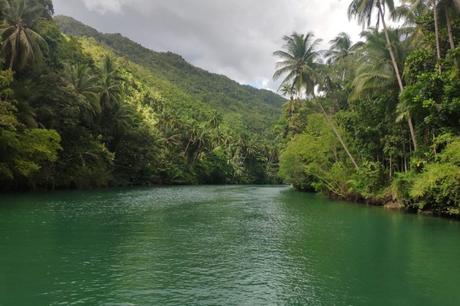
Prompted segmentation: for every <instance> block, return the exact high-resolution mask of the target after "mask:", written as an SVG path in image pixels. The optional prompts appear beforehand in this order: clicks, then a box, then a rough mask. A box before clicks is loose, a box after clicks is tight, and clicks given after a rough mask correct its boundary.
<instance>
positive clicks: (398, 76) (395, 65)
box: [379, 3, 418, 151]
mask: <svg viewBox="0 0 460 306" xmlns="http://www.w3.org/2000/svg"><path fill="white" fill-rule="evenodd" d="M379 14H380V17H381V19H382V24H383V31H384V33H385V39H386V41H387V48H388V51H389V52H390V57H391V62H392V64H393V69H394V71H395V74H396V79H397V80H398V85H399V90H400V92H403V90H404V84H403V82H402V78H401V73H400V72H399V67H398V63H397V62H396V57H395V54H394V52H393V47H392V45H391V40H390V36H389V34H388V28H387V25H386V22H385V15H384V14H383V11H382V6H381V5H380V3H379ZM407 123H408V125H409V130H410V135H411V138H412V144H413V145H414V151H417V147H418V145H417V136H416V135H415V128H414V124H413V123H412V116H411V115H410V114H408V116H407Z"/></svg>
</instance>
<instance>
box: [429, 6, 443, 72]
mask: <svg viewBox="0 0 460 306" xmlns="http://www.w3.org/2000/svg"><path fill="white" fill-rule="evenodd" d="M431 5H432V9H433V19H434V33H435V41H436V57H437V59H438V69H439V72H441V64H440V61H441V45H440V43H439V21H438V3H437V1H436V0H431Z"/></svg>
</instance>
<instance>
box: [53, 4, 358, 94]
mask: <svg viewBox="0 0 460 306" xmlns="http://www.w3.org/2000/svg"><path fill="white" fill-rule="evenodd" d="M348 4H349V0H54V6H55V11H56V14H62V15H67V16H71V17H74V18H75V19H77V20H80V21H82V22H84V23H85V24H87V25H89V26H92V27H94V28H96V29H97V30H98V31H100V32H104V33H121V34H122V35H124V36H126V37H128V38H130V39H132V40H134V41H136V42H138V43H140V44H142V45H143V46H145V47H147V48H150V49H152V50H155V51H171V52H174V53H177V54H180V55H181V56H183V57H184V58H185V59H186V60H187V61H189V62H190V63H192V64H193V65H195V66H198V67H201V68H204V69H206V70H208V71H210V72H214V73H218V74H223V75H226V76H228V77H229V78H231V79H233V80H235V81H237V82H239V83H241V84H249V85H252V86H254V87H257V88H264V89H270V90H276V89H277V83H276V82H273V80H272V75H273V72H274V70H275V64H276V61H277V59H276V58H275V57H273V52H274V51H275V50H278V49H280V48H281V47H282V45H283V41H282V37H283V36H284V35H286V34H291V33H292V32H294V31H296V32H299V33H307V32H310V31H311V32H313V33H314V34H315V35H316V37H317V38H321V39H323V42H322V44H321V48H324V49H326V48H327V46H328V42H329V40H331V39H333V38H334V37H335V36H336V35H337V34H338V33H339V32H343V31H345V32H347V33H349V34H350V35H351V36H352V38H353V39H354V40H357V39H358V38H359V33H360V32H361V29H362V28H361V26H358V25H357V24H356V22H355V21H353V20H352V21H349V20H348V17H347V7H348Z"/></svg>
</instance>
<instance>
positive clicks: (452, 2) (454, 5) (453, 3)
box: [439, 0, 460, 49]
mask: <svg viewBox="0 0 460 306" xmlns="http://www.w3.org/2000/svg"><path fill="white" fill-rule="evenodd" d="M439 6H440V8H441V9H442V10H444V18H445V22H446V27H447V35H448V37H449V45H450V48H451V49H455V42H454V36H453V33H452V21H451V16H452V15H453V14H454V13H455V12H456V13H457V14H458V13H459V12H460V0H441V1H440V2H439Z"/></svg>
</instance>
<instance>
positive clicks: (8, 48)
mask: <svg viewBox="0 0 460 306" xmlns="http://www.w3.org/2000/svg"><path fill="white" fill-rule="evenodd" d="M0 3H1V6H0V38H1V41H0V43H1V53H0V54H1V59H0V61H1V62H0V67H1V70H0V189H1V190H3V191H5V190H35V189H58V188H97V187H106V186H133V185H154V184H198V183H271V182H276V181H277V168H276V165H277V162H278V155H277V150H276V147H275V141H274V140H273V139H274V138H275V137H273V134H272V132H271V128H270V127H271V126H272V125H273V123H274V122H275V121H276V120H277V118H278V117H279V115H280V108H281V104H282V102H283V100H284V99H283V98H282V97H280V96H278V95H276V94H274V93H272V92H269V91H264V90H257V89H254V88H252V87H249V86H243V85H240V84H238V83H236V82H234V81H231V80H230V79H228V78H226V77H223V76H219V75H215V74H211V73H208V72H206V71H204V70H201V69H199V68H196V67H193V66H192V65H190V64H188V63H187V62H185V60H183V59H182V58H181V57H180V56H177V55H174V54H172V53H156V52H153V51H150V50H148V49H145V48H143V47H142V46H140V45H138V44H136V43H134V42H132V41H129V40H128V39H126V38H124V37H122V36H121V35H118V34H113V35H111V34H100V33H98V32H97V31H96V30H94V29H91V28H89V27H86V26H84V25H83V24H81V23H79V22H77V21H75V20H73V19H71V18H67V17H62V16H61V17H53V6H52V3H51V1H48V0H3V1H0ZM69 28H70V29H72V31H73V32H69V31H68V29H69Z"/></svg>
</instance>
